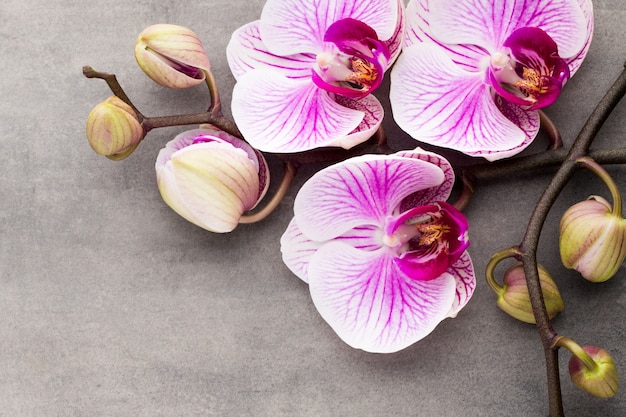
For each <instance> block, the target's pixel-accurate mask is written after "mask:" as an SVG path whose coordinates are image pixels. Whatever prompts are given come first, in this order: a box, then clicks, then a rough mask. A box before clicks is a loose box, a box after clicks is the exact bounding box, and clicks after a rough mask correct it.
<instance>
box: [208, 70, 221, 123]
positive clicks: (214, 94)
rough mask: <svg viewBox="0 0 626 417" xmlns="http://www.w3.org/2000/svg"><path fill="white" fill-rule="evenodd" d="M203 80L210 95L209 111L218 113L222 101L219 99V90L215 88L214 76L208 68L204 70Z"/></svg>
mask: <svg viewBox="0 0 626 417" xmlns="http://www.w3.org/2000/svg"><path fill="white" fill-rule="evenodd" d="M204 76H205V82H206V85H207V87H208V88H209V94H210V95H211V105H210V106H209V109H208V112H209V113H214V114H215V113H219V114H221V112H222V101H221V100H220V92H219V89H218V88H217V83H216V82H215V77H214V76H213V73H212V72H211V71H210V70H204Z"/></svg>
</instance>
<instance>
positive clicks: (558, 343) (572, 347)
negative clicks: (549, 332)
mask: <svg viewBox="0 0 626 417" xmlns="http://www.w3.org/2000/svg"><path fill="white" fill-rule="evenodd" d="M552 345H553V347H555V348H556V347H564V348H566V349H567V350H569V351H570V352H572V355H574V356H576V357H577V358H578V359H580V360H581V361H582V363H584V364H585V367H586V368H587V369H589V370H590V371H595V370H596V369H598V363H597V362H596V361H594V360H593V359H592V358H591V356H589V354H588V353H587V352H585V350H584V349H583V348H582V347H580V345H579V344H578V343H576V342H574V341H573V340H572V339H570V338H569V337H565V336H559V337H557V338H556V339H554V342H553V344H552Z"/></svg>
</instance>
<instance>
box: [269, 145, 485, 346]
mask: <svg viewBox="0 0 626 417" xmlns="http://www.w3.org/2000/svg"><path fill="white" fill-rule="evenodd" d="M453 182H454V172H453V171H452V168H451V166H450V164H449V162H448V161H446V160H445V159H444V158H442V157H441V156H439V155H436V154H433V153H430V152H425V151H423V150H421V149H416V150H414V151H403V152H399V153H397V154H395V155H376V156H374V155H366V156H361V157H356V158H352V159H349V160H346V161H344V162H341V163H338V164H336V165H333V166H331V167H328V168H325V169H323V170H322V171H320V172H318V173H317V174H315V175H314V176H313V177H312V178H311V179H309V180H308V181H307V182H306V183H305V184H304V185H303V187H302V188H301V190H300V192H299V193H298V195H297V197H296V201H295V204H294V218H293V220H292V221H291V223H290V224H289V226H288V228H287V230H286V231H285V233H284V234H283V236H282V238H281V251H282V253H283V261H284V262H285V264H286V265H287V266H288V267H289V268H290V269H291V270H292V271H293V272H294V273H295V274H296V275H297V276H298V277H299V278H300V279H302V280H303V281H305V282H308V284H309V289H310V292H311V297H312V299H313V302H314V304H315V306H316V307H317V309H318V311H319V312H320V314H321V315H322V317H323V318H324V319H325V320H326V321H327V322H328V323H329V324H330V326H331V327H332V328H333V329H334V330H335V332H337V334H338V335H339V337H340V338H341V339H343V340H344V341H345V342H346V343H348V344H349V345H350V346H353V347H355V348H359V349H363V350H366V351H370V352H395V351H398V350H400V349H403V348H405V347H407V346H409V345H411V344H413V343H415V342H416V341H418V340H420V339H421V338H423V337H424V336H426V335H427V334H429V333H430V332H431V331H432V330H433V329H434V328H435V327H436V326H437V324H438V323H439V322H440V321H441V320H443V319H444V318H446V317H454V316H456V314H457V313H458V312H459V310H460V309H461V308H463V306H465V304H466V303H467V301H468V300H469V299H470V297H471V296H472V293H473V291H474V287H475V285H476V281H475V277H474V272H473V267H472V263H471V259H470V258H469V255H468V254H467V251H466V248H467V246H468V244H469V241H468V237H467V236H468V235H467V221H466V220H465V217H464V216H463V215H462V214H461V213H459V212H458V211H457V210H455V209H454V208H453V207H452V206H450V205H448V204H447V203H444V202H442V201H440V202H436V201H432V200H430V198H433V197H437V198H441V199H442V200H445V199H446V198H447V197H448V196H449V193H450V190H451V187H452V184H453ZM422 193H423V195H422Z"/></svg>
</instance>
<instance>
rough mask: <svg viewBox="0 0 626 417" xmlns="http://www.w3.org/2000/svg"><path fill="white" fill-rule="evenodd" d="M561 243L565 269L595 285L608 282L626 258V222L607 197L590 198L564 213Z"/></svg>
mask: <svg viewBox="0 0 626 417" xmlns="http://www.w3.org/2000/svg"><path fill="white" fill-rule="evenodd" d="M559 243H560V244H559V246H560V252H561V260H562V261H563V265H565V267H566V268H570V269H575V270H577V271H578V272H580V273H581V274H582V276H583V277H585V278H586V279H587V280H589V281H592V282H603V281H606V280H608V279H609V278H611V277H612V276H613V275H615V273H616V272H617V270H618V269H619V267H620V266H621V264H622V262H624V258H625V257H626V220H625V219H623V218H622V216H621V213H614V212H613V210H612V208H611V204H610V203H609V202H608V201H606V200H605V199H604V198H602V197H598V196H591V197H589V199H587V200H585V201H582V202H580V203H577V204H575V205H573V206H572V207H570V208H569V209H568V210H567V211H566V212H565V214H564V215H563V218H562V219H561V226H560V240H559Z"/></svg>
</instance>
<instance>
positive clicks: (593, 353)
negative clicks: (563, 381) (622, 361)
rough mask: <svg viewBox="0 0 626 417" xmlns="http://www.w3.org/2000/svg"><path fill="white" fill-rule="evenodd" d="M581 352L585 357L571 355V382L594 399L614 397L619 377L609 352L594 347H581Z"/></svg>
mask: <svg viewBox="0 0 626 417" xmlns="http://www.w3.org/2000/svg"><path fill="white" fill-rule="evenodd" d="M582 350H583V351H584V353H586V355H582V356H583V357H578V356H577V355H572V358H571V359H570V361H569V374H570V377H571V378H572V382H573V383H574V384H575V385H576V386H577V387H578V388H580V389H581V390H583V391H585V392H588V393H589V394H592V395H595V396H596V397H601V398H610V397H612V396H614V395H615V393H616V392H617V390H618V388H619V377H618V376H617V370H616V369H615V362H613V358H612V357H611V355H610V354H609V352H607V351H606V350H604V349H602V348H599V347H596V346H583V347H582ZM587 355H588V356H587Z"/></svg>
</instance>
